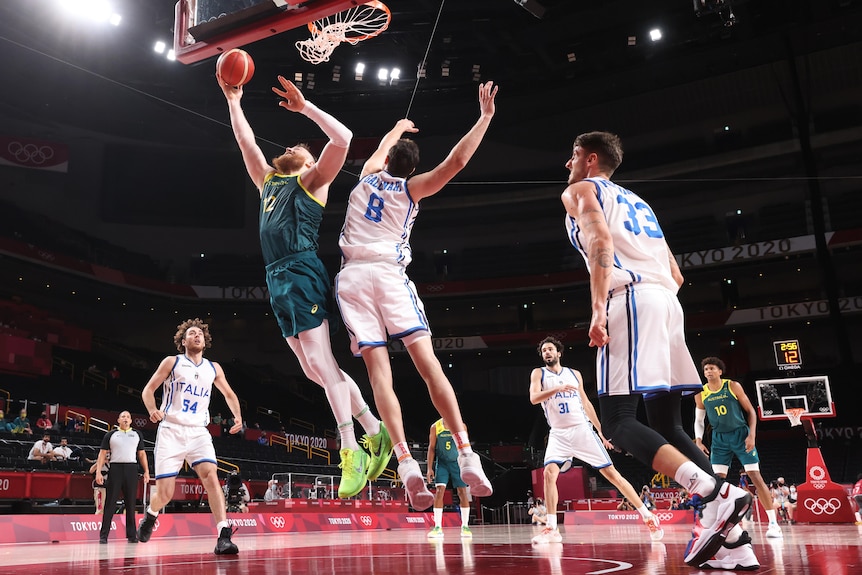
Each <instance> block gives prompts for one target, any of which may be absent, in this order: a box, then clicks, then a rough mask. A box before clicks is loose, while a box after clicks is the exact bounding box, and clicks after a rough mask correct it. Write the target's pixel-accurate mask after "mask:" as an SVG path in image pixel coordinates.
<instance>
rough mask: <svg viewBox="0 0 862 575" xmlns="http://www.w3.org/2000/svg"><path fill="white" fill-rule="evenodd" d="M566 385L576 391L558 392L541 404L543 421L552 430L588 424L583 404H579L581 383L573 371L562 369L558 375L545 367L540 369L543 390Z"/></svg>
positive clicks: (566, 368)
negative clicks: (543, 411)
mask: <svg viewBox="0 0 862 575" xmlns="http://www.w3.org/2000/svg"><path fill="white" fill-rule="evenodd" d="M566 384H570V385H574V386H575V387H576V388H577V389H578V391H560V392H558V393H555V394H554V395H552V396H551V397H549V398H548V399H546V400H545V401H543V402H542V409H544V410H545V419H547V420H548V425H550V426H551V428H554V429H560V428H563V427H573V426H575V425H581V424H583V423H590V420H589V419H587V415H586V413H585V412H584V404H583V403H581V396H580V389H581V382H580V381H578V376H577V375H575V372H574V370H573V369H571V368H568V367H563V368H562V369H561V371H560V373H555V372H554V371H552V370H551V369H549V368H547V367H543V368H542V389H543V390H545V389H553V388H556V387H563V386H564V385H566ZM590 425H592V424H590Z"/></svg>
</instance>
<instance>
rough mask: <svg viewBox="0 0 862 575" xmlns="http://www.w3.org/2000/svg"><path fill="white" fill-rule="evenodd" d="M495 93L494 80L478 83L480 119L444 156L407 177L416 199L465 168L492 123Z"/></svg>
mask: <svg viewBox="0 0 862 575" xmlns="http://www.w3.org/2000/svg"><path fill="white" fill-rule="evenodd" d="M496 96H497V86H494V83H493V82H485V83H484V84H479V110H480V115H479V120H478V121H477V122H476V123H475V124H474V125H473V127H472V128H471V129H470V131H469V132H467V133H466V134H465V135H464V137H463V138H461V140H460V141H459V142H458V143H457V144H455V147H454V148H452V151H451V152H449V155H448V156H446V159H445V160H443V161H442V162H441V163H440V165H438V166H437V167H436V168H434V169H433V170H431V171H430V172H425V173H423V174H419V175H418V176H415V177H414V178H412V179H411V180H410V194H411V195H412V196H413V198H414V199H415V200H416V201H419V200H421V199H422V198H427V197H428V196H433V195H434V194H436V193H437V192H439V191H440V190H442V189H443V186H445V185H446V184H448V183H449V181H450V180H451V179H452V178H454V177H455V175H456V174H458V172H460V171H461V170H463V169H464V166H466V165H467V162H469V161H470V158H472V157H473V154H474V153H476V150H477V149H478V148H479V144H481V143H482V138H484V137H485V132H487V131H488V126H489V125H490V124H491V118H493V117H494V112H495V111H496V107H495V103H494V99H495V98H496Z"/></svg>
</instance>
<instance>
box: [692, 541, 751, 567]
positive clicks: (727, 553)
mask: <svg viewBox="0 0 862 575" xmlns="http://www.w3.org/2000/svg"><path fill="white" fill-rule="evenodd" d="M700 568H701V569H725V570H728V571H754V570H755V569H759V568H760V562H758V560H757V556H756V555H755V554H754V549H752V548H751V543H745V544H743V545H740V546H739V547H734V548H732V549H729V548H727V547H719V549H718V551H716V552H715V556H714V557H713V558H712V559H710V560H709V561H707V562H706V563H703V564H702V565H701V566H700Z"/></svg>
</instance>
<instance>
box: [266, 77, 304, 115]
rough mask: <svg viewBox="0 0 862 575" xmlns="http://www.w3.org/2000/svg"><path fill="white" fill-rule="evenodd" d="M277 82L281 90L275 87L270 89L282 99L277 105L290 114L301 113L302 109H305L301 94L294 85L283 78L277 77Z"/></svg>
mask: <svg viewBox="0 0 862 575" xmlns="http://www.w3.org/2000/svg"><path fill="white" fill-rule="evenodd" d="M278 81H279V83H280V84H281V87H282V89H281V90H279V89H278V88H276V87H275V86H273V87H272V91H273V92H275V93H276V94H277V95H279V96H280V97H282V98H284V99H283V100H282V101H280V102H279V103H278V105H279V106H281V107H282V108H285V109H287V110H290V111H291V112H300V111H302V109H303V108H305V96H303V95H302V92H300V91H299V88H297V87H296V84H294V83H293V82H291V81H290V80H288V79H287V78H285V77H284V76H279V77H278Z"/></svg>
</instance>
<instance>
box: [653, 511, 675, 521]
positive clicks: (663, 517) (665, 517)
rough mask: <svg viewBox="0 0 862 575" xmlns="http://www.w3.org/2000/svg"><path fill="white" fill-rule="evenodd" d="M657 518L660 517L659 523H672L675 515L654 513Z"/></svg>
mask: <svg viewBox="0 0 862 575" xmlns="http://www.w3.org/2000/svg"><path fill="white" fill-rule="evenodd" d="M653 515H655V516H656V517H658V520H659V521H670V520H672V519H673V513H653Z"/></svg>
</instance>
